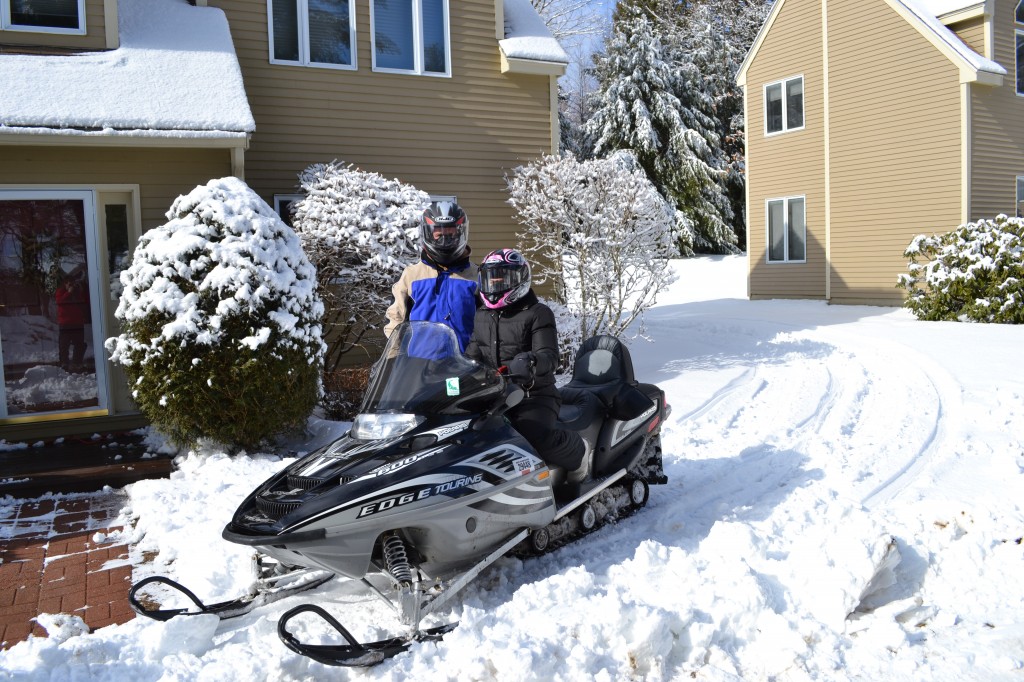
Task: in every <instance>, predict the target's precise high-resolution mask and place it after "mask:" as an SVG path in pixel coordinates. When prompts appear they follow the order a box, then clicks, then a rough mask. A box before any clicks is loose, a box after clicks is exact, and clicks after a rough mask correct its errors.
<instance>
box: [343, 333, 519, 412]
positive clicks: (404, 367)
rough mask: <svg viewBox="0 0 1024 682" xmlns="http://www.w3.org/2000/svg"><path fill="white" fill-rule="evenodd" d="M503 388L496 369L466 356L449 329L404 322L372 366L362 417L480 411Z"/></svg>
mask: <svg viewBox="0 0 1024 682" xmlns="http://www.w3.org/2000/svg"><path fill="white" fill-rule="evenodd" d="M503 383H504V380H503V379H502V378H501V377H500V376H498V373H497V372H496V371H495V370H494V369H491V368H488V367H485V366H484V365H481V364H480V363H478V362H476V361H475V360H472V359H470V358H468V357H466V356H465V355H463V354H462V351H460V350H459V341H458V338H456V336H455V332H454V331H453V330H452V328H451V327H449V326H448V325H444V324H439V323H436V322H420V321H416V322H405V323H403V324H402V325H400V326H399V327H398V328H397V329H395V331H394V332H392V334H391V337H390V338H389V339H388V343H387V346H386V347H385V348H384V354H383V355H381V358H380V360H378V361H377V363H376V364H375V365H374V366H373V369H372V370H371V372H370V383H369V386H368V387H367V390H366V395H365V397H364V398H363V404H362V407H361V408H360V410H359V412H360V413H362V414H373V413H378V414H379V413H382V412H393V413H404V414H413V415H422V416H429V415H432V414H464V413H467V412H478V411H481V410H482V409H484V408H485V407H487V406H489V405H490V403H491V402H493V400H495V399H496V398H497V395H498V394H499V393H500V392H501V389H502V386H503Z"/></svg>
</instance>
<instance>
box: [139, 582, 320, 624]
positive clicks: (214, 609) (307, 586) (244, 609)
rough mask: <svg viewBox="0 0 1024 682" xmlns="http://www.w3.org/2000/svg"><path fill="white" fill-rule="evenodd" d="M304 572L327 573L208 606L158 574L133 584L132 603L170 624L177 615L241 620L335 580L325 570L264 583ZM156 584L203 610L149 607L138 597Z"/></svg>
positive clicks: (143, 613) (140, 611)
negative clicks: (182, 596)
mask: <svg viewBox="0 0 1024 682" xmlns="http://www.w3.org/2000/svg"><path fill="white" fill-rule="evenodd" d="M302 573H324V575H320V576H317V577H315V578H313V579H311V580H308V581H306V582H301V583H299V584H298V585H294V586H291V587H282V588H278V589H274V590H271V591H261V590H259V589H257V590H254V591H252V592H250V593H249V594H246V595H245V596H242V597H239V598H237V599H230V600H228V601H222V602H217V603H216V604H204V603H203V602H202V600H200V599H199V597H197V596H196V595H195V594H194V593H193V592H192V591H191V590H189V589H188V588H187V587H185V586H184V585H182V584H181V583H179V582H176V581H174V580H171V579H170V578H167V577H165V576H162V575H154V576H150V577H148V578H144V579H142V580H140V581H139V582H137V583H135V584H134V585H132V588H131V589H130V590H129V591H128V604H129V605H131V607H132V611H134V612H135V613H137V614H139V615H140V616H145V617H147V618H152V619H153V620H159V621H168V620H170V619H171V618H174V617H175V616H198V615H200V614H205V613H212V614H213V615H215V616H217V617H218V618H220V619H221V620H224V619H226V618H237V617H238V616H243V615H245V614H247V613H249V612H250V611H252V610H253V609H255V608H257V607H260V606H263V605H264V604H270V603H272V602H275V601H277V600H279V599H284V598H285V597H289V596H291V595H293V594H296V593H298V592H305V591H306V590H311V589H313V588H314V587H319V586H320V585H323V584H324V583H326V582H327V581H328V580H330V579H331V578H333V577H334V574H333V573H326V572H323V571H310V570H307V569H304V570H302V571H295V572H292V573H289V574H287V575H282V576H279V577H278V578H276V579H266V580H264V582H270V583H272V582H277V580H280V579H282V578H291V577H294V576H295V575H298V574H302ZM153 584H160V585H165V586H166V587H169V588H171V589H173V590H176V591H177V592H180V593H181V594H183V595H185V596H186V597H188V598H189V600H190V601H191V602H192V603H193V604H195V605H196V607H197V608H198V609H199V610H198V611H191V610H189V609H188V608H176V609H154V608H149V607H148V606H146V605H145V604H143V603H142V602H141V601H140V600H139V598H138V597H137V596H136V594H137V593H138V591H139V590H141V589H142V588H143V587H146V586H147V585H153Z"/></svg>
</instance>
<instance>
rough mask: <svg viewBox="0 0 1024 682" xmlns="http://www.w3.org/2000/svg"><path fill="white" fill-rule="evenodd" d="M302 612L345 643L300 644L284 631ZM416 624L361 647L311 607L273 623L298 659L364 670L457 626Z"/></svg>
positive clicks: (428, 606) (461, 583) (497, 554)
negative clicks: (327, 626)
mask: <svg viewBox="0 0 1024 682" xmlns="http://www.w3.org/2000/svg"><path fill="white" fill-rule="evenodd" d="M529 534H530V531H529V530H526V529H524V530H521V531H519V532H518V533H516V534H515V535H514V536H513V537H512V538H511V539H510V540H509V541H508V542H506V543H505V544H503V545H502V546H501V547H498V548H497V549H496V550H494V551H493V552H491V553H490V554H488V555H487V556H486V557H485V558H484V559H482V560H481V561H480V562H479V563H477V564H476V565H475V566H473V568H471V569H469V570H468V571H466V572H465V573H463V574H462V575H460V576H459V577H458V578H457V579H455V580H454V581H453V582H452V584H451V585H449V586H448V587H447V588H446V589H445V590H444V591H443V592H441V593H439V594H437V595H436V596H435V597H434V598H433V599H431V600H429V601H428V602H426V603H425V604H423V605H422V607H421V609H420V612H419V616H421V617H422V616H424V615H426V614H428V613H430V612H431V611H433V610H434V609H436V608H437V607H439V606H440V605H441V604H443V603H444V602H446V601H448V599H449V598H450V597H451V596H452V595H454V594H456V593H457V592H459V590H461V589H462V588H463V587H465V586H466V585H467V584H469V582H470V581H471V580H473V579H474V578H476V576H477V575H479V574H480V572H481V571H483V570H484V569H485V568H487V567H488V566H490V565H491V564H492V563H494V562H495V561H497V560H498V559H500V558H501V557H503V556H504V555H505V553H506V552H508V551H509V550H511V549H512V548H513V547H515V546H516V545H517V544H519V543H520V542H521V541H522V540H524V539H525V538H526V537H527V536H528V535H529ZM417 599H418V596H417ZM303 613H315V614H316V615H318V616H320V617H321V618H323V619H324V620H325V621H327V623H329V624H330V625H331V627H333V628H334V629H335V630H337V631H338V633H339V634H340V635H341V636H342V637H344V638H345V641H347V642H348V644H303V643H302V642H300V641H299V640H298V639H297V638H296V637H295V635H293V634H292V633H290V632H288V627H287V625H288V621H290V620H291V619H292V618H294V617H295V616H298V615H300V614H303ZM418 624H419V622H418V619H417V622H416V623H415V624H414V629H413V631H412V633H411V634H409V635H408V636H406V637H392V638H390V639H383V640H380V641H379V642H367V643H365V644H363V643H361V642H359V640H357V639H356V638H355V637H353V636H352V634H351V633H350V632H349V631H348V630H347V629H345V626H343V625H342V624H341V623H339V622H338V620H337V619H336V618H334V617H333V616H331V614H329V613H327V611H325V610H324V609H322V608H320V607H319V606H316V605H314V604H303V605H302V606H296V607H295V608H294V609H292V610H290V611H288V612H287V613H285V614H284V615H282V616H281V619H280V620H278V621H277V636H278V637H280V638H281V641H282V642H284V645H285V646H287V647H288V648H289V649H291V650H292V651H294V652H295V653H297V654H300V655H302V656H308V657H310V658H312V659H313V660H314V661H318V662H320V663H323V664H324V665H341V666H349V667H368V666H371V665H377V664H378V663H382V662H383V661H386V660H387V659H389V658H392V657H394V656H397V655H398V654H400V653H402V652H404V651H405V650H406V649H408V648H409V647H410V646H411V645H412V643H413V642H439V641H441V638H442V637H444V636H445V635H446V634H448V633H449V632H451V631H452V630H454V629H455V628H456V627H457V626H458V624H459V623H458V621H456V622H454V623H448V624H447V625H441V626H439V627H435V628H428V629H426V630H420V629H419V628H418V627H416V626H417V625H418Z"/></svg>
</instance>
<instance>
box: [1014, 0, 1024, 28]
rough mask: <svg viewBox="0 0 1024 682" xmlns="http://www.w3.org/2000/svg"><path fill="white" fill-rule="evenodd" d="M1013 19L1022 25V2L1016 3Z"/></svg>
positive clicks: (1023, 5)
mask: <svg viewBox="0 0 1024 682" xmlns="http://www.w3.org/2000/svg"><path fill="white" fill-rule="evenodd" d="M1013 18H1014V20H1015V21H1016V22H1017V23H1018V24H1024V0H1021V2H1018V3H1017V9H1016V10H1015V11H1014V14H1013Z"/></svg>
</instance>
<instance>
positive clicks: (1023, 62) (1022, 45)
mask: <svg viewBox="0 0 1024 682" xmlns="http://www.w3.org/2000/svg"><path fill="white" fill-rule="evenodd" d="M1019 11H1020V10H1018V12H1019ZM1016 35H1017V94H1018V95H1024V31H1016Z"/></svg>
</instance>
